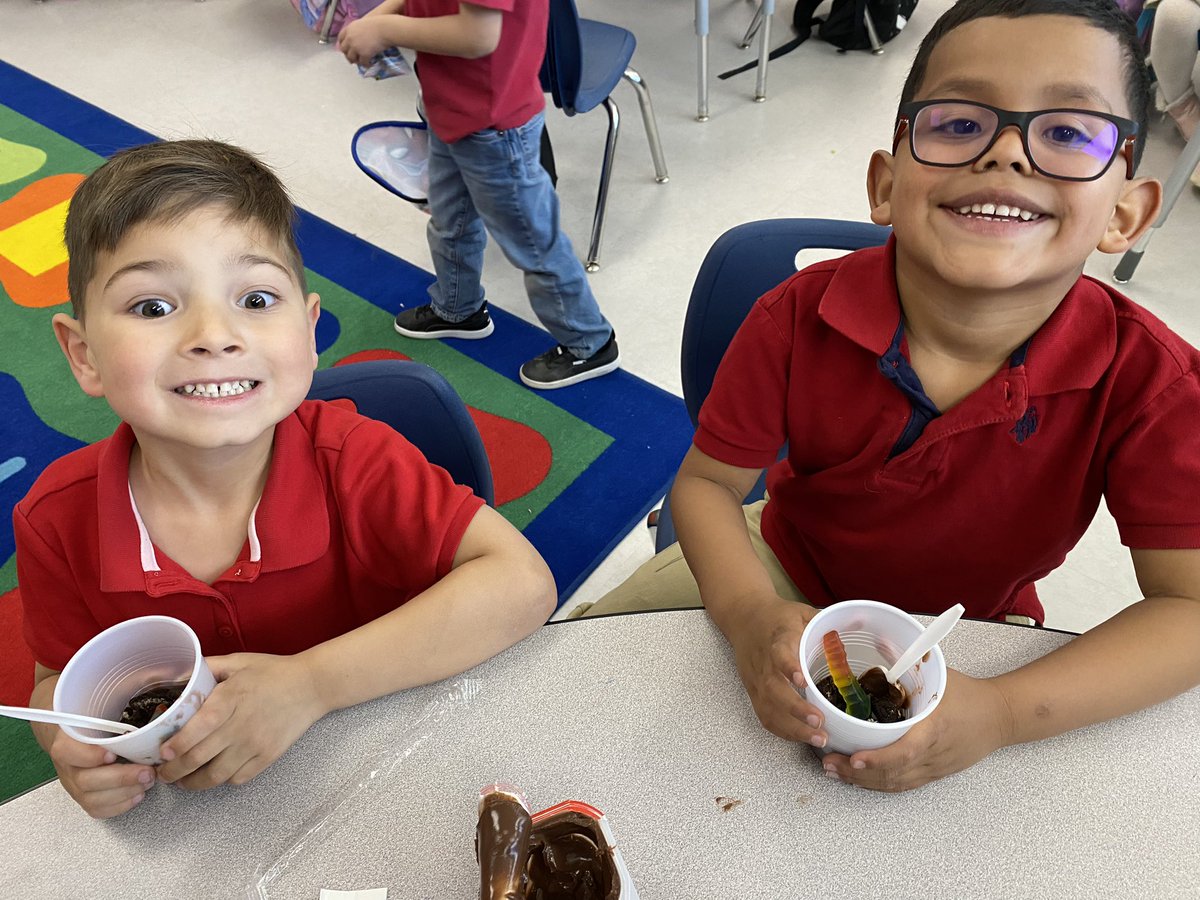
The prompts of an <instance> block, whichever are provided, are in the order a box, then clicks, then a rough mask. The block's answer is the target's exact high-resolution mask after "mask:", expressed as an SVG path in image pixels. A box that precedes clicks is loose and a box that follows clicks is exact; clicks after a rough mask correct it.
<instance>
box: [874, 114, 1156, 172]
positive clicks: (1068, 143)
mask: <svg viewBox="0 0 1200 900" xmlns="http://www.w3.org/2000/svg"><path fill="white" fill-rule="evenodd" d="M1010 125H1016V126H1017V128H1018V129H1020V132H1021V143H1022V145H1023V146H1024V147H1025V155H1026V156H1027V157H1029V162H1030V163H1031V164H1032V165H1033V168H1034V169H1035V170H1037V171H1038V172H1040V173H1041V174H1043V175H1045V176H1047V177H1049V178H1060V179H1062V180H1063V181H1095V180H1096V179H1097V178H1099V177H1100V176H1101V175H1103V174H1104V173H1105V172H1107V171H1108V167H1109V166H1111V165H1112V162H1113V160H1114V159H1116V158H1117V154H1118V153H1120V152H1121V151H1122V150H1124V151H1125V177H1126V178H1132V177H1133V147H1134V143H1135V142H1136V140H1137V133H1138V126H1137V122H1133V121H1130V120H1129V119H1122V118H1121V117H1120V116H1112V115H1109V114H1108V113H1101V112H1095V111H1093V110H1089V109H1039V110H1034V111H1033V112H1011V111H1010V110H1007V109H999V108H997V107H995V106H988V105H987V104H985V103H969V102H967V101H964V100H919V101H917V102H915V103H906V104H904V105H903V106H902V107H900V116H899V118H897V120H896V134H895V137H894V138H893V140H892V153H893V154H894V153H895V152H896V148H898V147H899V146H900V138H901V136H902V133H903V131H904V130H905V129H906V128H907V129H908V146H909V149H910V150H911V151H912V155H913V159H915V160H916V161H917V162H919V163H923V164H924V165H927V166H969V165H971V164H972V163H974V162H975V161H977V160H978V159H980V158H981V157H982V156H983V155H984V154H985V153H987V152H988V151H989V150H990V149H992V145H993V144H995V143H996V138H997V137H998V136H999V135H1000V132H1001V131H1003V130H1004V129H1005V128H1007V127H1008V126H1010Z"/></svg>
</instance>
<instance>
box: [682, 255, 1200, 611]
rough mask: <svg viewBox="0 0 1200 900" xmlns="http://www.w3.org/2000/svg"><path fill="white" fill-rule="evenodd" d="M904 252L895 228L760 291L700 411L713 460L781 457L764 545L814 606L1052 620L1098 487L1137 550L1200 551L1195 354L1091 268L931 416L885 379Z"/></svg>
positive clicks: (902, 356)
mask: <svg viewBox="0 0 1200 900" xmlns="http://www.w3.org/2000/svg"><path fill="white" fill-rule="evenodd" d="M894 258H895V257H894V239H893V240H892V241H889V243H888V244H887V246H886V247H879V248H872V249H869V250H862V251H859V252H857V253H853V254H850V255H848V256H845V257H842V258H841V259H838V260H833V261H830V262H826V263H819V264H817V265H815V266H811V267H809V268H807V269H805V270H804V271H802V272H800V273H798V274H796V275H795V276H793V277H792V278H790V279H788V280H787V281H785V282H784V283H783V284H782V285H780V286H779V287H778V288H776V289H774V290H773V291H771V292H770V293H768V294H766V295H765V296H763V297H762V298H761V299H760V300H759V301H758V303H757V304H756V305H755V306H754V308H753V309H752V310H751V312H750V313H749V315H748V316H747V318H746V321H745V323H744V324H743V326H742V328H741V329H740V330H739V331H738V333H737V335H736V336H735V338H734V340H733V342H732V343H731V345H730V348H729V351H728V352H727V353H726V355H725V358H724V360H723V361H722V363H721V366H720V369H719V370H718V372H717V376H716V380H715V382H714V384H713V388H712V392H711V393H710V395H709V397H708V399H707V401H706V402H705V404H704V406H703V408H702V409H701V412H700V422H699V428H698V430H697V433H696V438H695V444H696V446H697V447H698V448H699V449H700V450H701V451H703V452H704V453H706V454H708V455H709V456H712V457H713V458H715V459H717V460H719V461H722V462H725V463H727V464H729V465H733V466H739V467H746V468H758V467H768V466H769V467H770V469H769V472H768V476H767V489H768V493H769V495H770V500H769V502H768V503H767V506H766V509H765V510H764V512H763V518H762V530H763V536H764V538H765V539H766V541H767V543H768V544H769V545H770V546H771V548H772V549H773V550H774V552H775V553H776V555H777V556H778V557H779V559H780V562H781V563H782V564H783V566H784V568H785V569H786V570H787V572H788V574H789V575H790V576H791V578H792V580H793V581H794V582H795V583H796V586H797V587H798V588H799V589H800V591H801V592H803V593H804V595H805V596H806V597H807V598H808V599H809V600H810V601H811V602H812V603H814V604H815V605H817V606H825V605H827V604H829V603H832V602H834V601H837V600H847V599H855V598H868V599H873V600H881V601H884V602H887V603H891V604H894V605H896V606H899V607H901V608H903V609H907V610H909V611H911V612H919V613H939V612H941V611H942V610H944V609H946V608H947V607H948V606H950V605H952V604H954V603H958V602H961V603H962V604H963V605H964V606H965V607H966V609H967V615H969V616H974V617H978V618H1003V616H1004V615H1005V614H1007V613H1015V614H1020V615H1029V616H1032V617H1033V618H1035V619H1036V620H1038V621H1041V620H1042V618H1043V610H1042V606H1041V603H1040V601H1039V600H1038V597H1037V593H1036V589H1035V587H1034V582H1035V581H1037V580H1038V579H1039V578H1042V577H1043V576H1045V575H1047V574H1048V573H1049V572H1051V571H1053V570H1054V569H1055V568H1057V567H1058V566H1059V565H1060V564H1061V563H1062V561H1063V559H1064V558H1065V556H1066V554H1067V552H1068V551H1069V550H1070V549H1071V548H1072V547H1073V546H1074V545H1075V544H1076V542H1077V541H1078V540H1079V538H1080V537H1081V536H1082V535H1083V533H1084V531H1085V530H1086V529H1087V527H1088V525H1089V523H1090V522H1091V520H1092V518H1093V516H1094V514H1095V512H1096V509H1097V506H1098V505H1099V502H1100V500H1101V497H1103V498H1104V499H1105V501H1106V502H1107V504H1108V508H1109V510H1110V511H1111V512H1112V514H1113V516H1114V517H1115V518H1116V521H1117V525H1118V527H1119V530H1120V535H1121V540H1122V542H1123V543H1125V544H1126V545H1128V546H1130V547H1135V548H1146V549H1149V548H1161V549H1171V548H1196V547H1200V505H1198V504H1197V503H1196V502H1195V498H1196V497H1197V496H1200V425H1198V423H1200V377H1198V373H1200V353H1198V352H1197V350H1196V349H1195V348H1193V347H1192V346H1190V345H1189V344H1187V343H1186V342H1185V341H1184V340H1183V339H1181V338H1179V337H1178V336H1177V335H1175V334H1174V333H1172V332H1171V331H1170V330H1169V329H1168V328H1167V327H1166V326H1165V325H1164V324H1163V323H1162V322H1160V321H1159V320H1158V319H1156V318H1155V317H1154V316H1152V315H1151V314H1150V313H1148V312H1147V311H1146V310H1144V309H1142V308H1141V307H1139V306H1138V305H1136V304H1135V303H1133V302H1132V301H1130V300H1129V299H1128V298H1126V297H1124V296H1122V295H1121V294H1119V293H1118V292H1116V291H1114V290H1112V289H1111V288H1109V287H1108V286H1107V285H1105V284H1102V283H1101V282H1098V281H1095V280H1093V279H1091V278H1088V277H1081V278H1080V279H1079V281H1078V282H1077V283H1076V284H1075V285H1074V287H1073V288H1072V289H1071V290H1070V291H1069V292H1068V293H1067V295H1066V296H1065V297H1064V298H1063V300H1062V301H1061V302H1060V303H1059V305H1058V307H1057V308H1056V309H1055V311H1054V313H1052V314H1051V316H1050V318H1049V319H1048V320H1047V321H1046V322H1045V323H1044V324H1043V325H1042V327H1041V328H1040V329H1039V330H1038V331H1037V332H1036V333H1035V334H1034V335H1033V337H1032V338H1031V339H1030V340H1029V342H1028V343H1027V344H1026V345H1025V346H1024V347H1022V348H1020V351H1019V352H1018V353H1016V354H1014V356H1013V359H1011V360H1010V361H1009V364H1008V365H1007V366H1005V367H1003V368H1001V369H1000V370H999V371H998V372H997V373H996V374H995V375H994V376H993V377H991V378H990V379H988V381H987V382H985V383H984V384H983V385H982V386H980V387H979V388H978V389H977V390H976V391H974V392H973V393H972V394H970V395H969V396H968V397H966V398H965V399H963V400H962V401H961V402H959V403H958V404H956V405H955V406H954V407H952V408H951V409H949V410H946V411H944V412H942V411H938V410H937V409H936V407H933V409H932V414H931V411H930V410H929V409H928V408H926V405H925V403H922V402H919V398H918V397H916V396H914V392H913V391H912V390H911V389H910V390H905V389H903V387H902V386H901V385H900V384H898V380H903V377H902V373H899V372H898V371H896V369H895V368H894V371H893V373H892V374H891V375H887V374H885V372H884V369H885V368H886V367H889V366H892V367H900V368H902V367H903V365H906V364H907V346H906V344H905V343H904V342H903V332H902V329H900V325H901V308H900V301H899V297H898V294H897V290H896V280H895V268H894V267H895V263H894ZM898 329H899V331H898ZM897 337H900V339H901V340H900V344H899V347H898V348H897V347H896V346H894V345H893V341H894V339H896V338H897ZM897 349H898V350H899V351H900V353H899V358H898V357H897V353H896V351H897ZM916 385H917V392H919V393H920V395H921V396H923V391H920V388H919V380H918V381H917V383H916ZM909 387H910V388H911V387H912V385H911V384H910V385H909ZM925 401H926V402H928V398H925ZM928 406H930V407H932V403H928ZM914 420H917V421H916V424H915V425H914ZM921 420H924V421H921ZM914 431H915V434H914ZM785 443H787V445H788V452H787V456H786V457H785V458H784V459H783V460H780V461H779V462H775V460H776V458H777V456H778V453H779V449H780V448H781V447H782V446H783V445H784V444H785ZM1131 599H1134V598H1131Z"/></svg>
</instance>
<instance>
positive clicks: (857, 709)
mask: <svg viewBox="0 0 1200 900" xmlns="http://www.w3.org/2000/svg"><path fill="white" fill-rule="evenodd" d="M822 642H823V643H824V644H825V662H826V663H828V664H829V674H830V675H831V676H832V678H833V683H834V685H835V686H836V687H837V689H838V693H839V694H841V695H842V699H843V700H845V701H846V713H847V714H848V715H851V716H854V717H855V718H856V719H869V718H870V717H871V698H869V697H868V696H867V692H866V691H864V690H863V689H862V685H861V684H859V683H858V679H857V678H855V677H854V673H853V672H851V671H850V663H849V662H848V661H847V660H846V645H845V644H843V643H842V638H841V635H839V634H838V633H837V632H836V631H827V632H825V637H824V638H822Z"/></svg>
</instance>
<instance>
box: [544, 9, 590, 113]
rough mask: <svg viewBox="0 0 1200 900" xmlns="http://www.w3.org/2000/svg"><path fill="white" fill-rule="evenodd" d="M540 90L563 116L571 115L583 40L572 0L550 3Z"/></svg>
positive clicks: (576, 89) (581, 60) (580, 77)
mask: <svg viewBox="0 0 1200 900" xmlns="http://www.w3.org/2000/svg"><path fill="white" fill-rule="evenodd" d="M539 76H540V78H541V81H542V90H543V91H544V92H545V93H547V94H549V95H550V97H551V99H552V100H553V101H554V105H555V106H557V107H558V108H559V109H561V110H563V112H565V113H566V114H567V115H569V116H573V115H575V98H576V97H577V96H578V95H579V85H580V83H581V81H582V78H583V38H582V37H581V36H580V33H579V11H578V10H577V9H576V8H575V0H550V17H549V22H548V24H547V26H546V55H545V57H543V59H542V69H541V72H540V73H539Z"/></svg>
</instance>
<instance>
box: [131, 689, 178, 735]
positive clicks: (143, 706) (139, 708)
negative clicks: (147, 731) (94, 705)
mask: <svg viewBox="0 0 1200 900" xmlns="http://www.w3.org/2000/svg"><path fill="white" fill-rule="evenodd" d="M185 687H187V682H182V681H181V682H179V683H177V684H159V685H155V686H154V687H152V688H147V689H146V690H144V691H142V692H141V693H140V694H135V695H134V697H133V699H132V700H130V701H129V702H128V703H127V704H125V709H124V710H123V711H122V712H121V721H122V722H124V723H125V724H126V725H132V726H133V727H134V728H142V727H144V726H146V725H149V724H150V723H151V722H153V721H154V720H155V719H157V718H158V717H159V716H161V715H162V714H163V713H165V712H166V711H167V710H168V709H170V708H171V704H172V703H174V702H175V701H176V700H178V699H179V696H180V695H181V694H182V693H183V689H184V688H185Z"/></svg>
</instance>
